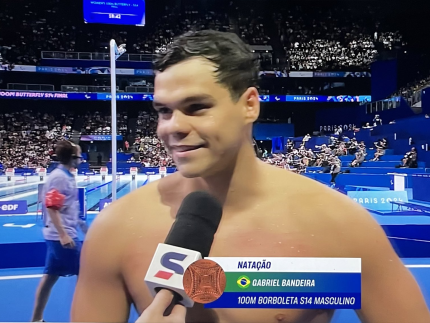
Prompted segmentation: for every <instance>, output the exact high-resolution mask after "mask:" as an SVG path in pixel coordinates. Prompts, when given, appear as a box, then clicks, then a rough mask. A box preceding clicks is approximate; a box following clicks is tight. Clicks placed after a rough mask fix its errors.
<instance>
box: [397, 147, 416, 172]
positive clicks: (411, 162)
mask: <svg viewBox="0 0 430 323" xmlns="http://www.w3.org/2000/svg"><path fill="white" fill-rule="evenodd" d="M401 167H404V168H418V153H417V149H416V148H415V147H412V148H411V151H408V152H407V153H406V154H405V156H404V157H403V159H402V165H401Z"/></svg>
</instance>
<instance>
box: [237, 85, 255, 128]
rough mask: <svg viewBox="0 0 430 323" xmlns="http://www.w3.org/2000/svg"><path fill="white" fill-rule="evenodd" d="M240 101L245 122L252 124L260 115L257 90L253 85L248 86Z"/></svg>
mask: <svg viewBox="0 0 430 323" xmlns="http://www.w3.org/2000/svg"><path fill="white" fill-rule="evenodd" d="M240 100H241V102H243V108H244V110H243V111H244V114H245V123H246V124H250V123H251V124H252V123H254V122H255V121H257V119H258V117H259V116H260V97H259V95H258V90H257V89H256V88H255V87H250V88H248V89H247V90H246V91H245V93H243V95H242V97H241V99H240Z"/></svg>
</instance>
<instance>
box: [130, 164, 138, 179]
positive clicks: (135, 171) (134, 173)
mask: <svg viewBox="0 0 430 323" xmlns="http://www.w3.org/2000/svg"><path fill="white" fill-rule="evenodd" d="M130 174H131V179H132V180H133V181H134V180H135V179H136V175H137V167H130Z"/></svg>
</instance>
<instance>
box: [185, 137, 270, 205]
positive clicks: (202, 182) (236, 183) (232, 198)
mask: <svg viewBox="0 0 430 323" xmlns="http://www.w3.org/2000/svg"><path fill="white" fill-rule="evenodd" d="M262 178H263V176H262V172H261V161H260V160H259V159H258V158H257V157H256V156H255V152H254V149H253V147H252V146H251V145H249V147H248V146H247V147H243V149H242V151H240V152H239V154H238V155H237V158H236V161H235V163H234V164H233V165H232V166H231V168H230V169H226V170H225V171H223V172H222V173H217V174H214V175H213V176H210V177H207V178H197V179H196V182H195V184H196V186H197V187H199V188H200V189H204V190H206V191H208V192H209V193H211V194H212V195H214V196H215V197H216V198H218V199H219V200H220V201H221V203H223V205H224V208H226V207H232V208H234V209H237V208H242V207H243V206H244V205H242V203H245V201H247V200H248V199H252V198H253V197H254V196H256V193H257V192H258V189H259V186H260V183H261V182H262ZM193 186H194V185H193Z"/></svg>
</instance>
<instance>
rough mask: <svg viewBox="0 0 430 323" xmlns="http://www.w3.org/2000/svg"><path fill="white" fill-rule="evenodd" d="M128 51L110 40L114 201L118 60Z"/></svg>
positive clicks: (113, 184)
mask: <svg viewBox="0 0 430 323" xmlns="http://www.w3.org/2000/svg"><path fill="white" fill-rule="evenodd" d="M125 52H126V49H125V44H121V45H119V46H117V45H116V42H115V40H114V39H111V41H110V83H111V84H110V89H111V114H112V117H111V130H112V137H111V143H112V202H113V201H115V200H116V169H117V147H116V146H117V145H116V144H117V142H116V138H117V131H116V125H117V120H116V60H117V59H118V58H120V57H121V55H122V54H124V53H125Z"/></svg>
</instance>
